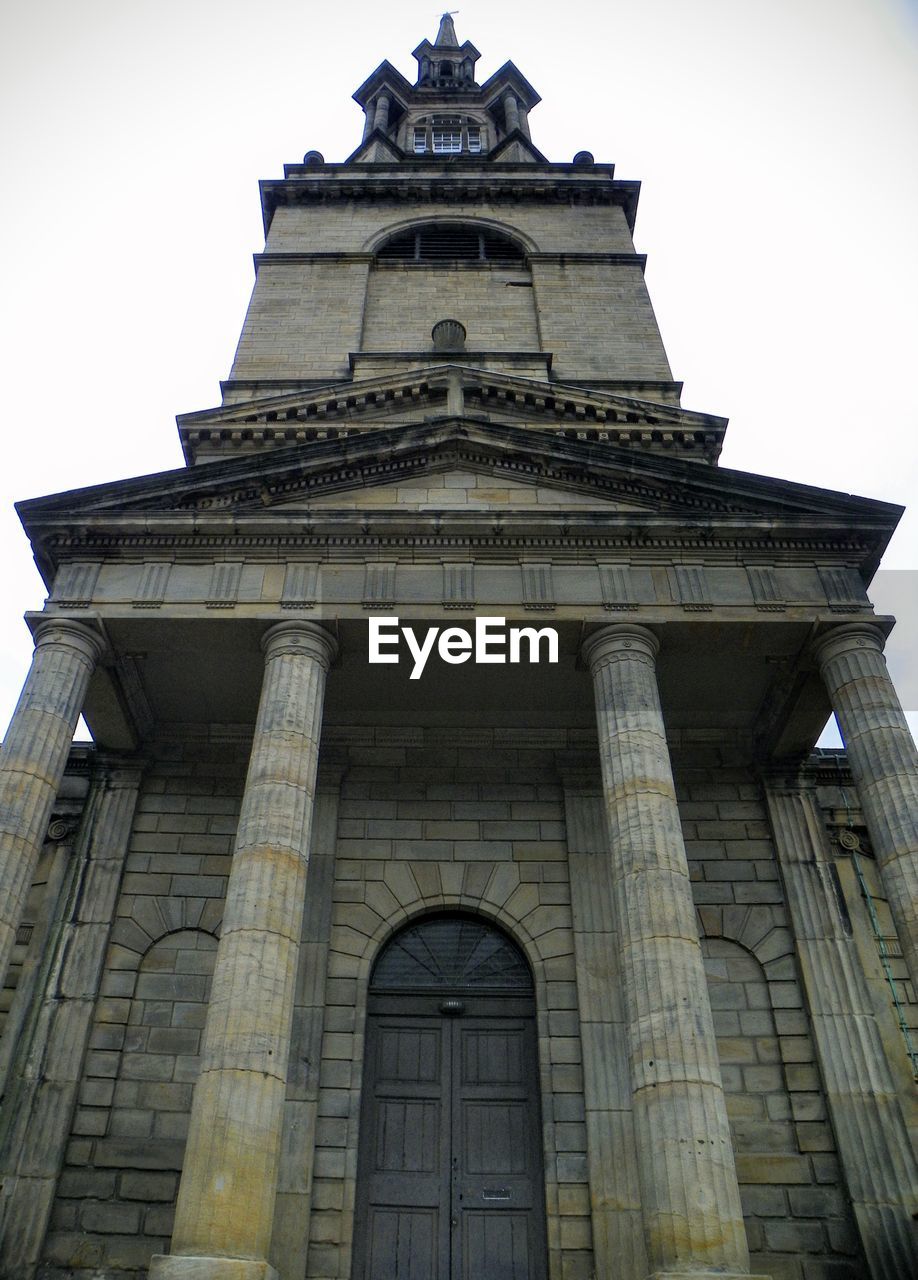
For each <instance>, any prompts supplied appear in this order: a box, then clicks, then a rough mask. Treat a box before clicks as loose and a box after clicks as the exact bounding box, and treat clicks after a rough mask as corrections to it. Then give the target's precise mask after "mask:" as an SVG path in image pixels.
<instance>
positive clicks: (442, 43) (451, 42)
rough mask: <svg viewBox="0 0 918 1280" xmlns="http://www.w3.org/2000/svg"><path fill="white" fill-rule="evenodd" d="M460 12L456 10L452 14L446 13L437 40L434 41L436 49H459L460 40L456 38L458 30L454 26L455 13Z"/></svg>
mask: <svg viewBox="0 0 918 1280" xmlns="http://www.w3.org/2000/svg"><path fill="white" fill-rule="evenodd" d="M458 12H459V10H458V9H454V10H453V11H452V13H444V15H443V17H442V18H441V19H440V30H439V31H438V32H437V38H436V40H435V41H434V48H437V49H458V48H459V40H458V39H457V37H456V28H455V27H454V26H453V13H458Z"/></svg>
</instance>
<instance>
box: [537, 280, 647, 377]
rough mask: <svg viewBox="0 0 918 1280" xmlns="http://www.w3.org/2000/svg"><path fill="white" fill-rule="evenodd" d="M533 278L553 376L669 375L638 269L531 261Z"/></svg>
mask: <svg viewBox="0 0 918 1280" xmlns="http://www.w3.org/2000/svg"><path fill="white" fill-rule="evenodd" d="M532 280H533V289H534V292H535V301H536V308H537V310H538V315H539V327H540V330H541V334H542V347H543V349H544V350H545V351H551V352H552V354H553V356H554V360H553V363H552V373H553V374H554V375H555V376H556V377H558V378H561V379H568V380H570V381H574V382H576V381H577V380H578V379H579V378H649V379H653V378H670V377H671V376H672V374H671V372H670V368H669V361H668V360H667V358H666V352H665V350H664V349H663V340H662V338H661V337H660V331H659V329H658V328H657V321H656V317H655V316H654V313H653V307H652V306H651V302H650V295H649V294H648V292H647V288H646V286H645V284H644V276H643V273H642V271H641V269H640V267H639V266H637V265H636V264H635V265H620V264H617V263H604V262H577V261H576V260H575V261H572V262H566V261H565V260H564V259H563V258H562V259H560V260H559V261H557V262H534V263H533V264H532Z"/></svg>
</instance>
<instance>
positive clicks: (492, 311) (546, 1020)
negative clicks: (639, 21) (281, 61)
mask: <svg viewBox="0 0 918 1280" xmlns="http://www.w3.org/2000/svg"><path fill="white" fill-rule="evenodd" d="M414 57H415V59H416V60H417V78H416V80H415V82H414V83H411V82H410V81H409V80H408V79H406V78H405V77H404V76H403V75H402V74H401V73H400V72H399V71H398V70H397V69H396V68H395V67H394V66H393V65H392V64H390V63H388V62H383V63H382V64H381V65H380V66H379V67H378V68H377V69H376V71H374V72H373V74H372V75H371V76H370V77H369V78H368V79H367V80H366V81H365V82H364V83H363V84H362V85H361V87H360V88H359V89H358V90H357V92H356V94H355V98H356V100H357V101H358V103H359V104H360V105H361V106H362V108H363V110H364V112H365V116H366V124H365V128H364V132H363V137H362V139H361V141H360V143H359V145H358V146H357V148H356V150H355V151H354V152H353V154H351V155H350V156H349V157H348V158H347V159H345V160H343V161H341V162H327V161H326V160H325V159H324V158H323V156H322V155H321V154H320V153H319V152H317V151H309V152H308V153H307V154H306V155H305V156H304V158H303V162H302V163H297V164H291V165H288V166H287V167H286V168H285V171H284V174H283V177H281V178H278V179H273V180H269V181H266V182H263V183H262V184H261V202H262V208H263V212H264V224H265V237H266V239H265V247H264V251H263V252H262V253H260V254H258V255H257V258H256V263H255V266H256V278H255V285H254V289H253V293H252V297H251V301H250V304H249V307H248V310H247V313H246V316H245V320H244V324H243V328H242V333H241V336H240V340H239V345H238V347H237V350H236V353H235V356H234V359H233V362H232V368H231V370H230V373H229V376H228V378H227V380H226V381H225V382H224V383H223V386H222V399H221V403H220V404H219V405H216V406H215V407H213V408H211V409H208V410H205V411H202V412H196V413H186V414H182V415H181V416H180V417H179V419H178V425H179V432H180V436H181V441H182V447H183V450H184V456H185V462H186V465H185V466H184V467H183V468H180V469H178V470H175V471H170V472H165V473H161V474H157V475H151V476H140V477H135V478H133V479H125V480H122V481H118V482H115V483H110V484H102V485H97V486H93V487H90V488H86V489H81V490H77V491H73V492H68V493H63V494H54V495H50V496H47V497H42V498H34V499H31V500H29V501H25V502H23V503H21V504H20V505H19V508H18V509H19V512H20V515H21V517H22V521H23V524H24V526H25V529H26V531H27V534H28V536H29V538H30V540H31V543H32V547H33V549H34V553H35V558H36V562H37V564H38V565H39V567H40V569H41V572H42V574H43V575H44V578H45V581H46V583H47V588H48V599H47V601H46V603H45V606H44V608H43V609H42V610H41V611H40V612H39V613H36V614H32V615H29V617H28V619H27V621H28V623H29V625H30V627H31V629H32V632H33V634H34V638H35V652H34V658H33V662H32V666H31V669H30V671H29V673H28V675H27V678H26V682H25V686H24V690H23V695H22V698H21V699H20V702H19V705H18V707H17V709H16V712H15V714H14V717H13V720H12V723H11V725H10V728H9V731H8V733H7V736H6V739H5V741H4V744H3V754H2V756H0V973H4V974H5V975H6V987H5V1003H4V1005H3V1006H2V1008H0V1014H2V1019H0V1030H2V1039H0V1085H2V1111H0V1274H2V1275H4V1276H10V1277H16V1280H39V1277H40V1280H99V1277H105V1278H106V1280H131V1278H132V1277H137V1278H138V1280H140V1278H141V1277H143V1276H149V1277H150V1280H345V1278H349V1280H373V1278H379V1277H386V1278H387V1280H388V1278H389V1277H393V1278H394V1280H463V1278H464V1277H476V1278H477V1280H588V1278H590V1277H596V1278H597V1280H599V1278H600V1277H601V1278H602V1280H612V1277H615V1278H616V1280H647V1278H648V1277H651V1278H652V1280H686V1277H689V1276H691V1277H693V1278H694V1280H725V1278H726V1280H740V1278H742V1280H749V1278H750V1277H751V1276H752V1275H755V1276H758V1277H764V1276H774V1277H775V1278H777V1277H781V1278H782V1280H784V1278H785V1277H786V1278H787V1280H791V1278H792V1280H817V1277H819V1278H822V1277H829V1276H831V1277H832V1280H862V1278H863V1277H871V1278H872V1280H898V1278H899V1277H903V1276H906V1275H914V1274H918V1257H916V1253H915V1241H914V1235H913V1223H912V1215H913V1212H914V1209H915V1200H914V1196H915V1186H916V1176H918V1175H916V1166H915V1159H914V1153H913V1147H912V1146H911V1144H910V1141H909V1138H910V1128H912V1127H913V1126H914V1119H915V1102H914V1076H915V1067H916V1054H915V1051H914V1046H915V1043H916V1039H918V1037H916V1030H918V1027H916V1024H918V1016H916V1005H915V1002H914V1000H913V994H914V992H913V987H912V986H911V985H910V982H909V978H910V976H911V978H914V977H915V976H918V926H916V916H915V903H916V901H918V812H916V811H918V760H916V754H915V748H914V743H913V742H912V739H911V737H910V735H909V732H908V729H907V726H906V724H905V720H904V717H903V715H902V711H901V708H900V706H899V702H898V699H897V696H896V692H895V689H894V688H893V685H892V683H891V681H890V679H889V675H888V673H887V671H886V667H885V662H884V659H883V652H882V651H883V644H884V640H885V637H886V635H887V633H888V631H889V629H890V627H891V626H892V623H893V620H892V619H890V618H885V617H882V616H877V614H876V613H875V611H874V608H873V605H872V604H871V602H870V599H869V596H868V594H867V588H868V586H869V582H870V578H871V576H872V574H873V572H874V570H875V569H876V566H877V564H878V561H879V558H880V555H881V554H882V551H883V548H884V547H885V545H886V543H887V541H888V539H889V537H890V535H891V533H892V530H893V529H894V527H895V524H896V521H897V520H898V518H899V515H900V510H899V508H897V507H894V506H891V505H890V504H887V503H883V502H878V501H875V500H869V499H866V498H860V497H856V496H852V495H851V494H847V493H836V492H831V491H827V490H822V489H816V488H813V487H809V486H804V485H799V484H795V483H792V482H789V481H784V480H776V479H773V478H769V477H764V476H758V475H750V474H747V473H744V472H738V471H732V470H728V469H725V468H722V467H720V466H719V465H718V459H719V455H720V450H721V445H722V441H723V436H724V431H725V429H726V423H725V421H724V420H723V419H722V418H719V417H716V416H713V415H710V414H706V413H703V412H699V411H696V410H694V409H688V408H684V407H683V406H682V404H681V400H680V391H681V387H680V384H679V383H678V382H677V381H675V380H674V379H673V375H672V372H671V370H670V367H669V363H668V361H667V357H666V353H665V351H664V347H663V343H662V340H661V337H660V333H659V330H658V327H657V323H656V320H655V317H654V313H653V309H652V307H651V303H650V299H649V297H648V294H647V290H646V288H645V285H644V259H643V257H642V255H640V254H637V253H636V252H635V249H634V243H633V239H632V232H633V227H634V220H635V215H636V210H637V202H638V193H639V188H638V184H637V183H635V182H633V181H628V180H622V179H620V178H618V177H616V174H615V170H614V166H613V165H612V164H609V163H605V162H597V161H596V160H595V159H594V157H593V156H592V155H590V154H588V153H587V152H584V151H578V152H576V154H574V155H573V157H572V159H571V160H570V161H560V162H559V161H552V160H549V159H547V158H546V157H545V156H544V155H543V154H542V153H541V152H540V151H539V150H538V148H537V146H536V144H535V142H534V141H533V136H532V133H531V130H530V114H531V112H532V111H533V110H534V108H535V107H536V106H537V105H538V103H539V96H538V94H537V93H536V91H535V89H533V87H532V86H531V85H530V84H529V82H528V81H527V80H526V78H525V77H524V76H523V74H522V73H521V72H520V71H519V70H518V69H517V67H516V66H515V65H514V64H513V63H512V62H506V63H504V65H503V66H501V67H500V69H499V70H497V71H496V72H494V73H493V75H491V76H490V77H489V78H488V79H486V80H483V81H482V82H479V80H478V78H477V76H478V71H477V66H478V62H479V54H478V51H477V49H476V48H475V47H474V46H473V45H472V44H471V43H470V42H468V41H466V42H465V43H462V44H460V42H459V38H458V35H457V33H456V30H455V26H454V23H453V18H452V15H450V14H444V15H443V17H442V19H441V22H440V26H439V30H438V32H437V36H436V39H435V40H434V41H433V42H430V41H426V40H425V41H423V42H422V43H421V44H420V45H419V46H418V47H417V49H416V50H415V51H414ZM573 150H574V148H573V147H572V151H573ZM833 709H834V711H835V713H836V715H837V717H838V720H839V722H840V724H841V727H842V731H843V734H844V737H845V741H846V743H847V749H846V751H845V752H841V753H828V754H827V753H824V752H815V751H814V744H815V742H816V740H817V737H818V736H819V733H820V730H821V728H822V726H823V724H824V723H825V720H826V718H827V716H828V714H829V712H830V710H833ZM81 712H82V713H83V714H84V715H85V718H86V721H87V723H88V724H89V726H90V728H91V731H92V734H93V738H94V743H93V745H92V746H91V747H85V746H84V747H80V748H75V747H73V746H72V735H73V730H74V726H75V725H76V722H77V719H78V717H79V715H80V713H81Z"/></svg>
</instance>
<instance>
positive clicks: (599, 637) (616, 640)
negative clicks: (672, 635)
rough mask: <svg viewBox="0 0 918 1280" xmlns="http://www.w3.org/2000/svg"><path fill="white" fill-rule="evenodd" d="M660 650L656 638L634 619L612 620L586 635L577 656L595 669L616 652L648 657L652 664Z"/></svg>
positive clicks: (643, 657) (608, 660)
mask: <svg viewBox="0 0 918 1280" xmlns="http://www.w3.org/2000/svg"><path fill="white" fill-rule="evenodd" d="M659 650H660V641H659V639H658V638H657V637H656V636H655V635H654V633H653V632H652V631H651V630H650V629H649V628H648V627H642V626H639V625H638V624H637V623H636V622H614V623H611V624H610V625H609V626H607V627H601V628H600V630H599V631H594V632H593V634H592V635H589V636H587V638H586V639H585V640H584V642H583V644H582V645H581V648H580V656H581V657H582V658H583V660H584V662H585V663H586V664H587V666H588V667H589V668H590V671H592V672H593V673H595V672H596V671H597V669H598V668H599V667H600V666H602V665H603V664H604V663H606V662H610V661H611V660H612V659H613V658H617V657H618V656H619V655H620V654H623V655H624V656H625V657H630V658H641V659H643V660H644V661H645V662H646V661H648V660H649V662H650V665H651V666H653V665H654V663H655V660H656V656H657V654H658V653H659Z"/></svg>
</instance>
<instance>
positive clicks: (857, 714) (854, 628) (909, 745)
mask: <svg viewBox="0 0 918 1280" xmlns="http://www.w3.org/2000/svg"><path fill="white" fill-rule="evenodd" d="M815 653H816V658H817V661H818V662H819V669H820V672H821V673H822V678H823V680H824V681H825V685H826V689H827V690H828V692H829V697H830V698H831V700H832V707H833V709H834V711H835V715H836V717H837V718H838V723H839V727H840V729H841V735H842V739H843V741H844V743H845V748H846V750H847V753H848V762H849V764H850V766H851V773H852V776H853V777H854V782H855V785H856V786H857V791H858V795H859V796H860V798H861V804H862V805H863V808H864V817H865V819H866V820H867V828H868V830H869V832H870V840H871V843H872V845H873V851H874V853H875V855H876V859H877V863H878V865H879V867H880V872H881V874H882V876H883V885H884V887H885V889H886V895H887V898H888V901H889V907H890V910H891V912H892V917H893V922H894V923H895V926H896V932H897V933H898V935H899V941H900V942H901V944H902V950H903V953H904V955H905V959H906V963H907V964H908V969H909V973H910V974H911V976H912V980H913V981H915V982H918V751H916V749H915V741H914V739H913V738H912V735H911V733H910V732H909V727H908V725H907V723H906V720H905V716H904V715H903V712H902V707H901V705H900V703H899V698H898V696H897V694H896V690H895V688H894V686H893V682H892V681H891V680H890V678H889V672H888V671H887V669H886V659H885V658H884V657H883V633H882V632H881V631H880V630H879V628H877V627H874V626H871V625H870V624H869V623H864V622H851V623H845V624H843V625H841V626H838V627H833V629H832V630H831V631H830V632H829V634H828V635H827V636H825V637H823V638H822V639H821V640H819V641H817V643H816V646H815Z"/></svg>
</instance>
